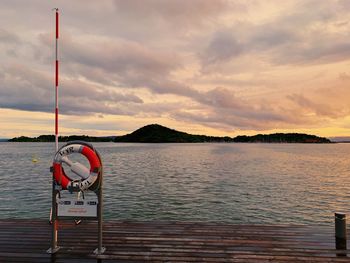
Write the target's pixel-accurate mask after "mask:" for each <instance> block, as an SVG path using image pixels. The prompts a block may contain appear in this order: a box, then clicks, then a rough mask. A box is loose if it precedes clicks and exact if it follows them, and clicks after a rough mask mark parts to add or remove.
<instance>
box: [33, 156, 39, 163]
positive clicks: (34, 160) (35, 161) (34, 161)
mask: <svg viewBox="0 0 350 263" xmlns="http://www.w3.org/2000/svg"><path fill="white" fill-rule="evenodd" d="M38 161H39V160H38V158H36V156H35V155H34V156H33V158H32V162H33V163H37V162H38Z"/></svg>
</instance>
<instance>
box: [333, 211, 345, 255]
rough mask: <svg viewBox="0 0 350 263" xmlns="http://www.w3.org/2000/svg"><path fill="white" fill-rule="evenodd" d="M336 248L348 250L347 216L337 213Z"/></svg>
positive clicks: (335, 216) (335, 218) (335, 217)
mask: <svg viewBox="0 0 350 263" xmlns="http://www.w3.org/2000/svg"><path fill="white" fill-rule="evenodd" d="M334 220H335V247H336V249H342V250H346V248H347V246H346V214H344V213H335V214H334Z"/></svg>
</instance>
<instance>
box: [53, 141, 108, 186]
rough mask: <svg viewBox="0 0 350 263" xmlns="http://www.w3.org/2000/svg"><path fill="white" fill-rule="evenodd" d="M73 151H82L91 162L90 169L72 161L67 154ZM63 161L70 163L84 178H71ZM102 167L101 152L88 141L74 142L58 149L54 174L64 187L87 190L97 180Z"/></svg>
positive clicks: (58, 182)
mask: <svg viewBox="0 0 350 263" xmlns="http://www.w3.org/2000/svg"><path fill="white" fill-rule="evenodd" d="M72 153H81V154H82V155H84V156H85V157H86V158H87V159H88V161H89V163H90V169H88V168H86V167H85V166H83V165H81V164H79V163H73V162H71V161H70V160H69V159H68V158H67V156H68V155H70V154H72ZM62 163H66V164H68V166H70V168H71V169H72V171H73V172H74V173H75V174H77V175H79V176H80V177H81V178H82V179H81V180H78V181H76V180H72V179H71V178H69V177H68V176H67V175H66V173H65V172H64V169H63V167H62ZM101 169H102V163H101V159H100V157H99V154H98V153H97V151H96V150H95V149H94V148H93V147H92V146H91V145H89V144H87V143H81V142H72V143H68V144H66V145H65V146H63V147H62V148H61V149H59V150H58V151H57V153H56V155H55V158H54V161H53V176H54V178H55V181H56V183H57V184H59V185H61V186H62V189H68V190H70V191H73V190H78V191H85V190H87V189H89V188H90V187H91V186H92V185H93V184H94V183H95V182H96V181H97V179H98V177H99V174H100V173H101Z"/></svg>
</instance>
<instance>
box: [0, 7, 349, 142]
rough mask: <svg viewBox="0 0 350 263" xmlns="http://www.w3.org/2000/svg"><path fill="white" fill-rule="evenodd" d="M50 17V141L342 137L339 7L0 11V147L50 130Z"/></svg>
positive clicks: (345, 36)
mask: <svg viewBox="0 0 350 263" xmlns="http://www.w3.org/2000/svg"><path fill="white" fill-rule="evenodd" d="M54 6H55V7H56V6H57V7H59V8H60V12H61V20H60V21H61V34H60V40H59V59H60V73H61V77H60V87H59V98H60V113H61V119H62V120H63V121H62V122H61V123H60V124H61V125H62V132H66V133H70V132H72V133H84V131H86V132H90V133H91V134H99V135H101V134H104V135H111V134H114V133H116V134H118V133H120V132H124V131H125V132H128V131H132V130H134V129H136V128H139V127H140V126H142V125H146V124H149V123H157V122H160V123H161V124H163V125H168V126H171V127H172V128H177V129H180V130H184V131H187V132H195V133H204V134H205V133H209V134H217V135H223V134H227V135H232V136H233V135H236V134H238V133H240V134H242V133H249V134H251V133H254V132H272V131H291V132H298V131H309V132H312V133H316V134H318V135H326V136H336V135H337V134H340V133H341V135H344V133H346V130H347V129H349V131H350V128H349V124H348V120H349V117H350V106H349V103H348V101H349V99H350V90H349V88H348V87H349V84H350V71H349V70H348V68H349V62H350V44H349V43H350V42H349V39H350V31H349V25H350V5H349V1H344V0H332V1H315V0H307V1H295V0H288V1H283V2H281V3H280V4H279V5H276V3H275V1H258V0H251V1H225V0H220V1H211V0H194V1H179V0H170V1H161V0H147V1H146V0H145V1H119V0H101V1H90V0H89V1H74V2H71V1H53V2H42V1H37V0H34V1H32V2H31V5H23V4H20V1H17V0H14V1H10V0H4V1H2V3H1V7H2V8H1V9H0V15H1V17H2V24H1V25H0V47H1V49H0V57H1V61H2V62H3V63H2V65H1V66H0V112H2V113H3V114H4V112H6V113H7V114H9V115H6V114H5V115H6V121H5V120H4V119H2V120H0V125H1V126H4V125H6V132H5V131H2V132H3V133H2V134H1V132H0V137H4V136H12V135H11V127H13V133H12V134H13V135H18V122H17V120H18V113H19V112H23V115H25V116H30V114H31V113H33V114H35V116H36V121H35V120H34V119H33V120H32V123H31V125H29V124H30V122H29V123H28V121H26V122H24V123H23V125H24V127H23V134H26V135H32V134H34V135H39V134H40V133H41V132H40V130H41V131H42V130H47V131H48V132H50V130H51V128H50V125H52V123H50V121H49V120H48V119H47V118H51V117H48V116H51V115H50V114H51V113H52V111H53V104H54V87H53V85H54V83H53V69H54V68H53V59H54V19H53V13H52V12H51V9H52V7H54ZM13 14H16V16H14V15H13ZM38 14H40V15H38ZM11 114H13V115H12V116H13V122H12V123H11ZM40 114H42V119H43V122H42V123H41V124H40V127H41V129H35V125H39V124H38V121H37V120H38V119H40V116H41V115H40ZM44 116H45V117H44ZM84 120H85V121H84ZM116 121H120V122H122V126H120V127H119V126H118V125H116V124H115V122H116ZM94 123H95V124H97V126H96V125H94ZM98 125H99V126H98ZM43 126H45V127H46V128H43ZM74 126H75V127H74ZM26 127H27V128H26ZM37 131H39V132H37ZM333 131H334V132H333Z"/></svg>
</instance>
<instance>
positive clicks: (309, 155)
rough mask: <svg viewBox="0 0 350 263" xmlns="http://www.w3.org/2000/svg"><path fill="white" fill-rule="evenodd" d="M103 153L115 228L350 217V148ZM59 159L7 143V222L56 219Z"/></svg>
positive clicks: (162, 148) (137, 148)
mask: <svg viewBox="0 0 350 263" xmlns="http://www.w3.org/2000/svg"><path fill="white" fill-rule="evenodd" d="M95 147H96V148H97V149H98V150H99V152H100V153H101V155H102V158H103V162H104V167H105V177H104V200H105V205H104V216H105V218H109V219H118V220H127V219H132V220H182V221H184V220H186V221H188V220H190V221H220V222H230V223H259V224H270V223H271V224H281V223H282V224H285V223H292V224H320V225H330V224H333V214H334V212H335V211H342V212H348V211H349V210H350V176H349V175H350V161H349V156H350V144H215V143H213V144H127V143H125V144H114V143H95ZM53 149H54V144H52V143H0V218H48V215H49V211H50V202H51V174H50V172H49V167H50V166H51V162H52V158H53V152H54V151H53ZM34 154H35V155H36V158H38V159H39V162H37V163H33V162H32V158H33V155H34Z"/></svg>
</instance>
